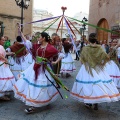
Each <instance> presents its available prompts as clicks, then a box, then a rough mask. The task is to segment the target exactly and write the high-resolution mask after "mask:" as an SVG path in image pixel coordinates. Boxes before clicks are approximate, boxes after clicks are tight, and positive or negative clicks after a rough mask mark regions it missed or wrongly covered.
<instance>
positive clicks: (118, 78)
mask: <svg viewBox="0 0 120 120" xmlns="http://www.w3.org/2000/svg"><path fill="white" fill-rule="evenodd" d="M118 47H119V44H117V45H116V43H114V41H113V42H112V43H111V47H110V52H109V54H108V55H109V57H110V61H109V62H107V64H106V65H105V71H106V72H107V73H108V74H109V75H110V77H111V78H112V80H113V81H114V83H115V85H116V87H117V88H119V89H120V64H119V61H118V56H117V48H118Z"/></svg>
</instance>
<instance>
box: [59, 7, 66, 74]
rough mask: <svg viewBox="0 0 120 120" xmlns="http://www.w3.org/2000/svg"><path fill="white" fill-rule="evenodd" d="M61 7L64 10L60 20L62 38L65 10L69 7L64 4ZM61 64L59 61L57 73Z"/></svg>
mask: <svg viewBox="0 0 120 120" xmlns="http://www.w3.org/2000/svg"><path fill="white" fill-rule="evenodd" d="M61 9H62V12H63V15H62V19H61V20H62V21H60V24H61V22H62V26H61V38H62V31H63V18H64V13H65V10H66V9H67V7H63V6H62V7H61ZM61 44H62V43H61ZM60 66H61V63H60V62H58V68H57V75H58V74H59V70H60Z"/></svg>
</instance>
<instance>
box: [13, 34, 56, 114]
mask: <svg viewBox="0 0 120 120" xmlns="http://www.w3.org/2000/svg"><path fill="white" fill-rule="evenodd" d="M49 39H50V36H49V35H48V34H47V33H46V32H42V33H40V37H39V42H40V43H41V45H40V46H39V47H38V48H37V50H36V56H37V57H36V58H37V59H36V60H37V61H36V63H32V64H31V65H30V66H29V67H28V69H26V70H25V71H24V72H22V73H21V75H20V79H19V80H18V81H17V82H16V84H15V85H14V87H13V90H14V93H15V98H17V99H19V100H21V101H23V102H24V103H25V104H26V105H27V106H30V107H29V108H27V109H25V112H26V113H33V112H34V111H35V107H42V106H46V105H48V104H50V103H52V102H54V101H55V100H56V99H57V98H58V91H57V89H56V88H55V86H54V84H55V81H54V79H53V77H52V76H51V75H50V73H49V72H48V71H47V70H46V66H48V67H49V68H50V65H49V64H48V63H49V62H50V61H52V59H53V57H54V55H57V54H58V51H57V50H56V49H55V48H54V46H52V45H50V44H49ZM38 59H41V64H38ZM45 59H47V60H49V62H48V63H46V60H45Z"/></svg>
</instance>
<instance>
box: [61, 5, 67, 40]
mask: <svg viewBox="0 0 120 120" xmlns="http://www.w3.org/2000/svg"><path fill="white" fill-rule="evenodd" d="M61 10H62V12H63V15H62V16H63V18H64V13H65V10H67V7H63V6H62V7H61ZM62 31H63V19H62V26H61V38H62Z"/></svg>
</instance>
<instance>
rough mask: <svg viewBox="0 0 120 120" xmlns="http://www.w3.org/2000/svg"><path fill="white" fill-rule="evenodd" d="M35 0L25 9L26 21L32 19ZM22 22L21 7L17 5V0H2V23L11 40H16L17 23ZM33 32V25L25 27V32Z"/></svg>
mask: <svg viewBox="0 0 120 120" xmlns="http://www.w3.org/2000/svg"><path fill="white" fill-rule="evenodd" d="M32 10H33V0H30V5H29V7H28V9H27V10H24V23H26V22H31V21H32ZM18 22H19V23H20V22H21V8H20V7H19V6H17V5H16V2H15V0H0V24H2V27H5V28H4V35H5V36H8V37H9V39H10V40H12V41H13V40H15V38H16V36H17V34H18V32H17V26H16V24H17V23H18ZM31 33H32V25H26V26H25V27H24V34H31Z"/></svg>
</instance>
